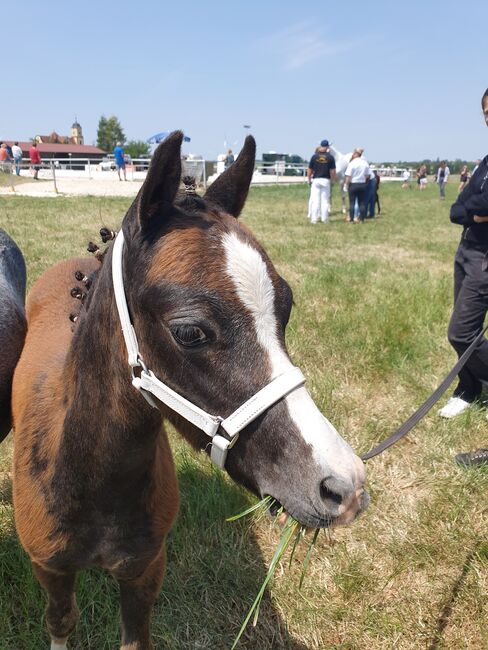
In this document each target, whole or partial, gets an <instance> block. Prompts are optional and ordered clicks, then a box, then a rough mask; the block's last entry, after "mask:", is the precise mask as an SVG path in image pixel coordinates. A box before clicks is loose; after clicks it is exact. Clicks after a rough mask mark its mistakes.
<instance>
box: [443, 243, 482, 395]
mask: <svg viewBox="0 0 488 650" xmlns="http://www.w3.org/2000/svg"><path fill="white" fill-rule="evenodd" d="M485 259H488V253H485V252H484V251H480V250H476V249H475V248H472V247H471V246H468V245H466V242H463V241H462V242H461V243H460V245H459V248H458V250H457V252H456V257H455V258H454V309H453V312H452V316H451V320H450V322H449V329H448V339H449V343H450V344H451V345H452V347H453V348H454V349H455V350H456V352H457V354H458V356H459V357H460V356H461V355H462V353H463V352H464V351H465V350H466V348H468V347H469V345H470V344H471V343H472V342H473V340H474V339H475V338H476V337H477V336H478V334H479V333H480V331H481V330H482V328H483V323H484V320H485V316H486V313H487V311H488V270H486V271H483V270H482V264H483V263H484V261H485ZM458 377H459V383H458V385H457V387H456V389H455V391H454V396H455V397H462V398H463V399H464V400H466V401H467V402H473V401H474V400H476V399H477V398H478V397H479V396H480V393H481V386H482V384H481V380H482V381H488V341H487V340H486V338H484V337H483V339H482V340H481V341H480V343H478V345H477V346H476V348H475V350H474V352H473V353H472V354H471V356H470V358H469V359H468V361H467V362H466V365H465V366H464V368H462V370H461V371H460V372H459V375H458Z"/></svg>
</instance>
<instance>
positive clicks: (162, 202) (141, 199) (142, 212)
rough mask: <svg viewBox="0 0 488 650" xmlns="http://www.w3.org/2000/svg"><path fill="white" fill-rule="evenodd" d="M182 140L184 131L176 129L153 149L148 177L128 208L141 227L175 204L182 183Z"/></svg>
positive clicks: (144, 226) (166, 211)
mask: <svg viewBox="0 0 488 650" xmlns="http://www.w3.org/2000/svg"><path fill="white" fill-rule="evenodd" d="M182 141H183V132H182V131H173V133H171V134H170V135H169V136H168V137H167V138H166V139H165V140H164V141H163V142H162V143H161V144H160V145H159V147H158V148H157V149H156V151H155V152H154V155H153V157H152V159H151V164H150V166H149V170H148V172H147V176H146V180H145V181H144V183H143V185H142V187H141V189H140V190H139V192H138V194H137V196H136V198H135V199H134V203H133V204H132V206H131V208H130V210H129V214H131V218H132V219H133V218H134V216H135V218H136V220H137V224H138V226H139V227H140V228H141V229H144V228H146V227H147V226H149V224H150V222H151V220H152V218H153V217H154V216H155V215H158V216H164V214H165V213H168V212H169V211H170V210H171V208H172V206H173V204H174V200H175V196H176V193H177V191H178V188H179V186H180V177H181V143H182ZM134 213H135V215H134Z"/></svg>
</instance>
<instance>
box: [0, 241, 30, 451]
mask: <svg viewBox="0 0 488 650" xmlns="http://www.w3.org/2000/svg"><path fill="white" fill-rule="evenodd" d="M25 285H26V269H25V261H24V258H23V256H22V253H21V251H20V249H19V247H18V246H17V244H16V243H15V242H14V240H13V239H12V238H11V237H10V236H9V235H8V234H7V233H6V232H5V230H2V228H0V442H1V441H2V440H3V439H4V438H5V437H6V436H7V434H8V432H9V431H10V429H11V426H12V415H11V394H12V379H13V376H14V370H15V366H16V365H17V361H18V360H19V357H20V353H21V352H22V347H23V345H24V339H25V333H26V329H27V322H26V318H25V309H24V303H25Z"/></svg>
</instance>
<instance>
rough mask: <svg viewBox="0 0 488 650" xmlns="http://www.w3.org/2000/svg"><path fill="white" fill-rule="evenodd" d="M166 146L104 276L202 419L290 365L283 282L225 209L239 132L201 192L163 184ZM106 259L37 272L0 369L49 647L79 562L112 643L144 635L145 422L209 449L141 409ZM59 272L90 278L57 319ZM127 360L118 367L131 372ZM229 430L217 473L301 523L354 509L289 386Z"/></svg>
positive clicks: (248, 147)
mask: <svg viewBox="0 0 488 650" xmlns="http://www.w3.org/2000/svg"><path fill="white" fill-rule="evenodd" d="M181 141H182V133H181V132H175V133H173V134H172V135H171V136H169V137H168V138H167V139H166V140H165V141H164V142H163V144H161V145H160V147H159V148H158V150H157V151H156V153H155V155H154V157H153V160H152V162H151V167H150V170H149V172H148V175H147V178H146V181H145V183H144V185H143V187H142V188H141V190H140V192H139V194H138V196H137V197H136V199H135V201H134V203H133V204H132V206H131V207H130V209H129V211H128V212H127V214H126V216H125V218H124V221H123V224H122V232H123V236H124V239H125V244H124V245H125V249H124V251H123V258H122V279H123V283H124V287H125V288H124V291H125V296H126V300H127V305H128V312H129V314H130V319H131V323H132V325H133V331H134V332H135V335H136V336H137V339H138V342H139V348H140V355H141V357H142V358H143V359H144V361H145V364H147V367H150V368H151V370H152V372H154V374H155V375H156V376H157V377H158V378H159V379H160V380H161V381H164V382H165V385H166V386H168V387H169V389H172V390H173V391H175V392H176V393H178V394H179V395H181V396H182V397H183V398H186V400H188V401H189V402H191V404H193V405H194V407H193V408H197V409H202V410H203V411H205V412H206V413H215V414H218V415H219V416H220V417H219V418H218V419H217V420H216V421H217V422H220V421H221V418H228V416H229V415H230V414H234V413H235V412H236V409H238V408H239V407H240V406H241V405H243V404H244V403H247V401H248V400H249V398H252V396H255V395H256V394H258V395H260V394H261V393H260V391H261V389H263V388H265V387H267V386H268V385H273V386H275V385H276V382H278V383H279V382H280V377H282V376H287V373H289V372H290V369H293V366H292V364H291V361H290V359H289V357H288V354H287V352H286V348H285V342H284V332H285V327H286V324H287V321H288V318H289V315H290V310H291V306H292V295H291V290H290V288H289V286H288V285H287V284H286V282H285V281H284V280H283V279H282V278H281V277H280V276H279V275H278V273H277V272H276V270H275V268H274V266H273V265H272V263H271V261H270V260H269V258H268V257H267V255H266V253H265V252H264V251H263V249H262V248H261V247H260V245H259V244H258V243H257V241H256V240H255V238H254V237H253V235H252V234H251V233H250V232H249V230H247V228H245V227H244V226H242V225H241V224H239V222H238V221H237V219H236V217H237V216H238V215H239V214H240V212H241V210H242V208H243V206H244V202H245V199H246V196H247V193H248V189H249V184H250V181H251V176H252V173H253V169H254V157H255V143H254V139H253V138H252V137H248V138H247V139H246V142H245V145H244V148H243V150H242V152H241V154H240V156H239V157H238V159H237V161H236V162H235V163H234V164H233V165H232V166H231V167H230V168H229V169H228V170H227V171H226V172H224V174H222V175H221V176H220V177H219V178H218V179H217V180H216V181H215V182H214V184H213V185H212V186H211V187H210V189H209V190H208V191H207V193H206V195H205V196H204V197H203V198H201V197H199V196H197V195H196V194H194V193H189V194H188V193H187V194H184V195H180V194H179V192H178V190H179V184H180V174H181V163H180V148H181ZM115 243H116V244H117V242H115ZM116 256H117V253H116V249H115V246H113V245H110V246H109V248H108V251H107V254H106V258H105V261H104V263H103V265H102V266H101V267H100V265H99V263H98V262H97V261H95V260H86V259H77V260H71V261H68V262H63V263H61V264H58V265H57V266H55V267H53V268H51V269H49V270H48V271H47V272H46V273H45V274H44V275H43V276H42V277H41V278H40V279H39V280H38V281H37V283H36V284H35V285H34V287H33V289H32V291H31V293H30V295H29V297H28V302H27V313H28V333H27V339H26V343H25V347H24V350H23V353H22V356H21V359H20V362H19V364H18V366H17V370H16V373H15V378H14V389H13V411H14V428H15V452H14V486H13V491H14V506H15V520H16V526H17V530H18V534H19V536H20V540H21V542H22V545H23V546H24V548H25V549H26V551H27V553H28V554H29V556H30V558H31V561H32V565H33V568H34V571H35V574H36V576H37V578H38V580H39V582H40V583H41V585H42V586H43V587H44V588H45V590H46V591H47V595H48V606H47V612H46V619H47V625H48V628H49V633H50V635H51V639H52V646H51V647H52V648H65V647H66V640H67V638H68V636H69V634H70V633H71V631H72V630H73V628H74V626H75V623H76V620H77V617H78V610H77V607H76V601H75V596H74V581H75V574H76V572H77V571H79V570H81V569H85V568H87V567H90V566H94V565H96V566H100V567H103V568H104V569H106V570H107V571H109V572H110V573H111V574H112V575H113V576H114V577H115V579H116V580H117V581H118V583H119V585H120V605H121V617H122V648H124V649H125V650H129V649H130V650H143V649H144V650H146V649H148V648H151V647H152V644H151V640H150V631H149V619H150V612H151V607H152V605H153V603H154V601H155V599H156V597H157V595H158V592H159V589H160V587H161V584H162V581H163V574H164V570H165V537H166V535H167V533H168V531H169V530H170V528H171V526H172V524H173V521H174V519H175V517H176V513H177V510H178V487H177V481H176V477H175V470H174V467H173V460H172V456H171V450H170V448H169V445H168V439H167V436H166V433H165V431H164V428H163V419H164V418H167V419H168V420H169V421H171V422H172V423H173V424H174V425H175V426H176V428H177V429H178V430H179V431H180V432H181V433H182V434H183V435H184V436H185V438H187V439H188V440H189V441H190V442H191V443H192V445H194V446H195V447H196V448H198V449H205V450H208V449H209V447H210V445H209V444H208V443H209V438H208V436H207V435H206V434H205V433H203V432H202V430H201V429H200V428H198V427H197V426H195V424H194V423H192V422H191V421H187V420H186V419H184V418H183V417H181V415H179V414H178V412H177V411H178V409H177V408H176V410H174V409H172V408H170V407H168V406H167V405H166V404H165V403H163V402H160V403H159V402H158V403H157V406H158V407H159V408H153V407H152V406H151V405H150V404H148V402H147V401H146V400H145V399H143V396H142V395H141V394H140V391H139V390H138V389H137V387H136V386H135V385H134V384H133V383H132V380H131V373H130V370H129V367H128V365H127V348H126V344H125V341H124V337H123V333H122V327H121V322H120V317H119V312H118V310H117V304H116V300H115V297H114V287H115V275H114V276H113V275H112V270H111V263H112V262H113V261H114V260H115V259H116ZM75 272H78V273H77V274H76V277H77V278H80V277H83V276H86V277H90V282H91V283H92V286H91V288H90V289H89V291H88V294H87V296H86V299H85V300H84V303H83V306H82V308H81V312H80V316H79V318H78V319H77V321H76V323H75V324H74V325H73V323H72V322H70V319H69V316H70V314H71V313H72V312H73V311H75V310H76V307H77V306H79V304H80V303H79V301H78V300H77V298H76V297H73V296H76V295H78V296H79V295H80V294H84V293H85V288H84V287H80V288H79V290H77V291H74V292H71V293H70V290H71V288H72V285H73V276H74V274H75ZM80 272H81V273H80ZM82 297H83V296H82ZM141 364H142V361H141ZM295 370H296V369H295ZM144 372H145V365H144ZM144 372H142V368H140V367H139V368H136V369H135V371H134V374H135V379H136V380H137V379H138V376H139V375H140V376H141V377H142V375H143V374H144ZM298 372H299V371H298ZM288 376H289V374H288ZM275 380H276V381H275ZM136 383H137V382H136ZM224 424H225V422H223V423H222V426H224ZM241 429H242V430H241V432H240V435H239V436H236V437H234V438H232V445H229V446H230V447H231V448H230V449H229V451H228V456H227V459H226V461H225V467H226V470H227V471H228V472H229V474H230V475H231V476H232V477H233V478H234V479H235V480H237V481H238V482H240V483H241V484H243V485H245V486H246V487H247V488H249V489H250V490H251V491H253V492H254V493H255V494H257V495H259V496H263V495H271V496H273V497H275V499H277V500H278V501H279V502H280V503H281V504H282V505H283V507H284V508H285V509H286V510H287V511H288V512H289V513H290V514H292V515H293V516H294V517H295V518H296V519H298V520H299V521H300V522H302V523H303V524H305V525H307V526H314V527H315V526H322V527H325V526H329V525H332V524H341V523H348V522H350V521H352V520H353V519H354V517H355V516H356V515H357V514H358V513H359V512H360V511H361V510H362V509H364V508H365V507H366V504H367V495H366V493H365V492H364V489H363V483H364V470H363V464H362V463H361V461H360V460H359V459H358V458H357V456H356V455H355V454H354V453H353V451H352V450H351V448H350V447H349V446H348V445H347V443H346V442H345V441H344V440H343V439H342V438H341V437H340V436H339V434H338V433H337V431H336V430H335V429H334V427H333V426H332V425H331V424H330V423H329V422H328V421H327V420H326V419H325V418H324V417H323V416H322V414H321V413H320V412H319V411H318V409H317V407H316V406H315V404H314V402H313V401H312V399H311V398H310V396H309V395H308V393H307V391H306V389H305V388H304V387H303V386H299V387H296V388H292V389H290V390H289V392H288V393H286V394H283V391H282V394H281V398H280V399H276V400H275V401H274V403H273V404H270V405H268V407H267V408H266V409H264V411H263V410H261V411H259V412H258V413H257V414H256V413H255V414H254V416H253V417H252V418H251V419H250V420H249V422H248V423H245V424H244V425H243V426H242V427H241ZM219 435H220V434H219ZM226 435H227V434H226V433H225V431H224V432H221V438H222V440H225V439H226V438H225V436H226Z"/></svg>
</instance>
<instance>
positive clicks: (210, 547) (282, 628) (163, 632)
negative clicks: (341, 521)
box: [0, 455, 307, 650]
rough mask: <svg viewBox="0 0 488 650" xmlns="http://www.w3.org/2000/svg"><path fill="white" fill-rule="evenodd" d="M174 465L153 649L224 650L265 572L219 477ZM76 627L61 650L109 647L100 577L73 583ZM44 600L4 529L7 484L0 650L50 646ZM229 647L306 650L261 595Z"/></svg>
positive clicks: (0, 502) (242, 500)
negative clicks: (251, 620)
mask: <svg viewBox="0 0 488 650" xmlns="http://www.w3.org/2000/svg"><path fill="white" fill-rule="evenodd" d="M184 456H185V455H183V462H180V460H179V461H178V464H179V470H178V474H179V483H180V492H181V509H180V515H179V517H178V520H177V523H176V525H175V528H174V530H173V531H172V533H171V534H170V537H169V539H168V543H167V550H168V569H167V575H166V579H165V582H164V584H163V588H162V591H161V594H160V596H159V599H158V601H157V603H156V606H155V608H154V612H153V617H152V634H153V640H154V645H155V648H156V649H158V650H159V649H163V648H170V649H174V650H176V649H178V650H181V649H186V648H188V649H189V648H192V649H193V650H196V649H199V650H201V649H202V650H203V649H209V650H210V649H212V650H218V649H224V648H225V649H229V648H231V646H232V643H233V641H234V639H235V637H236V635H237V633H238V631H239V629H240V627H241V624H242V622H243V620H244V618H245V616H246V614H247V612H248V610H249V607H250V606H251V604H252V602H253V600H254V597H255V596H256V594H257V592H258V590H259V588H260V586H261V584H262V582H263V580H264V577H265V575H266V571H267V566H266V563H265V561H264V559H263V557H262V555H261V551H260V548H259V546H258V544H257V542H256V540H255V537H254V536H253V533H252V524H250V523H249V522H248V521H244V520H243V521H237V522H233V523H226V522H225V518H226V517H227V516H229V515H231V514H236V513H238V512H240V511H241V510H242V509H244V508H245V507H246V506H247V505H248V500H247V498H246V495H245V494H244V493H243V491H241V490H240V489H239V488H238V487H236V486H235V485H233V484H232V483H231V482H230V481H229V480H228V479H227V478H226V477H225V476H224V474H223V473H221V472H220V471H219V470H216V469H215V470H214V469H212V470H211V471H210V473H207V472H203V471H202V470H200V469H198V468H197V467H195V465H194V463H193V462H192V461H191V460H189V461H188V462H185V459H184ZM76 591H77V599H78V605H79V608H80V611H81V617H80V621H79V623H78V625H77V628H76V630H75V632H74V633H73V635H72V636H71V637H70V640H69V644H68V645H69V648H70V650H74V649H76V650H95V649H96V650H104V649H107V650H108V649H109V648H110V649H111V650H113V648H116V647H118V644H119V642H120V636H119V623H118V620H119V613H118V589H117V585H116V583H115V581H114V580H113V579H112V578H111V577H110V576H109V575H108V574H105V573H103V572H102V571H97V570H92V571H86V572H84V573H83V574H80V575H79V577H78V582H77V589H76ZM44 606H45V596H44V594H43V592H42V590H41V588H40V587H39V585H38V584H37V582H36V580H35V578H34V577H33V575H32V571H31V567H30V562H29V560H28V558H27V556H26V554H25V553H24V552H23V550H22V549H21V547H20V545H19V543H18V540H17V537H16V534H15V530H14V524H13V513H12V506H11V485H10V480H9V479H8V478H6V479H5V480H4V481H3V484H2V485H1V486H0V639H1V642H0V646H1V647H2V648H5V649H8V650H34V649H35V650H38V649H39V648H47V647H48V645H49V641H48V637H47V633H46V628H45V622H44V615H43V610H44ZM238 648H259V649H260V650H261V649H262V650H266V649H270V650H271V649H276V648H285V649H290V650H307V646H305V645H303V644H302V643H300V642H298V641H296V640H294V639H293V638H292V637H291V636H290V634H289V632H288V631H287V627H286V623H285V622H284V621H283V620H282V618H281V617H280V614H279V613H278V611H277V610H276V608H275V607H274V606H273V603H272V602H271V599H270V598H269V595H266V596H265V598H264V600H263V603H262V606H261V610H260V615H259V621H258V624H257V626H256V627H255V628H253V627H252V626H251V625H250V626H249V627H248V629H247V630H246V632H245V633H244V635H243V637H242V639H241V641H240V643H239V645H238Z"/></svg>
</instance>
